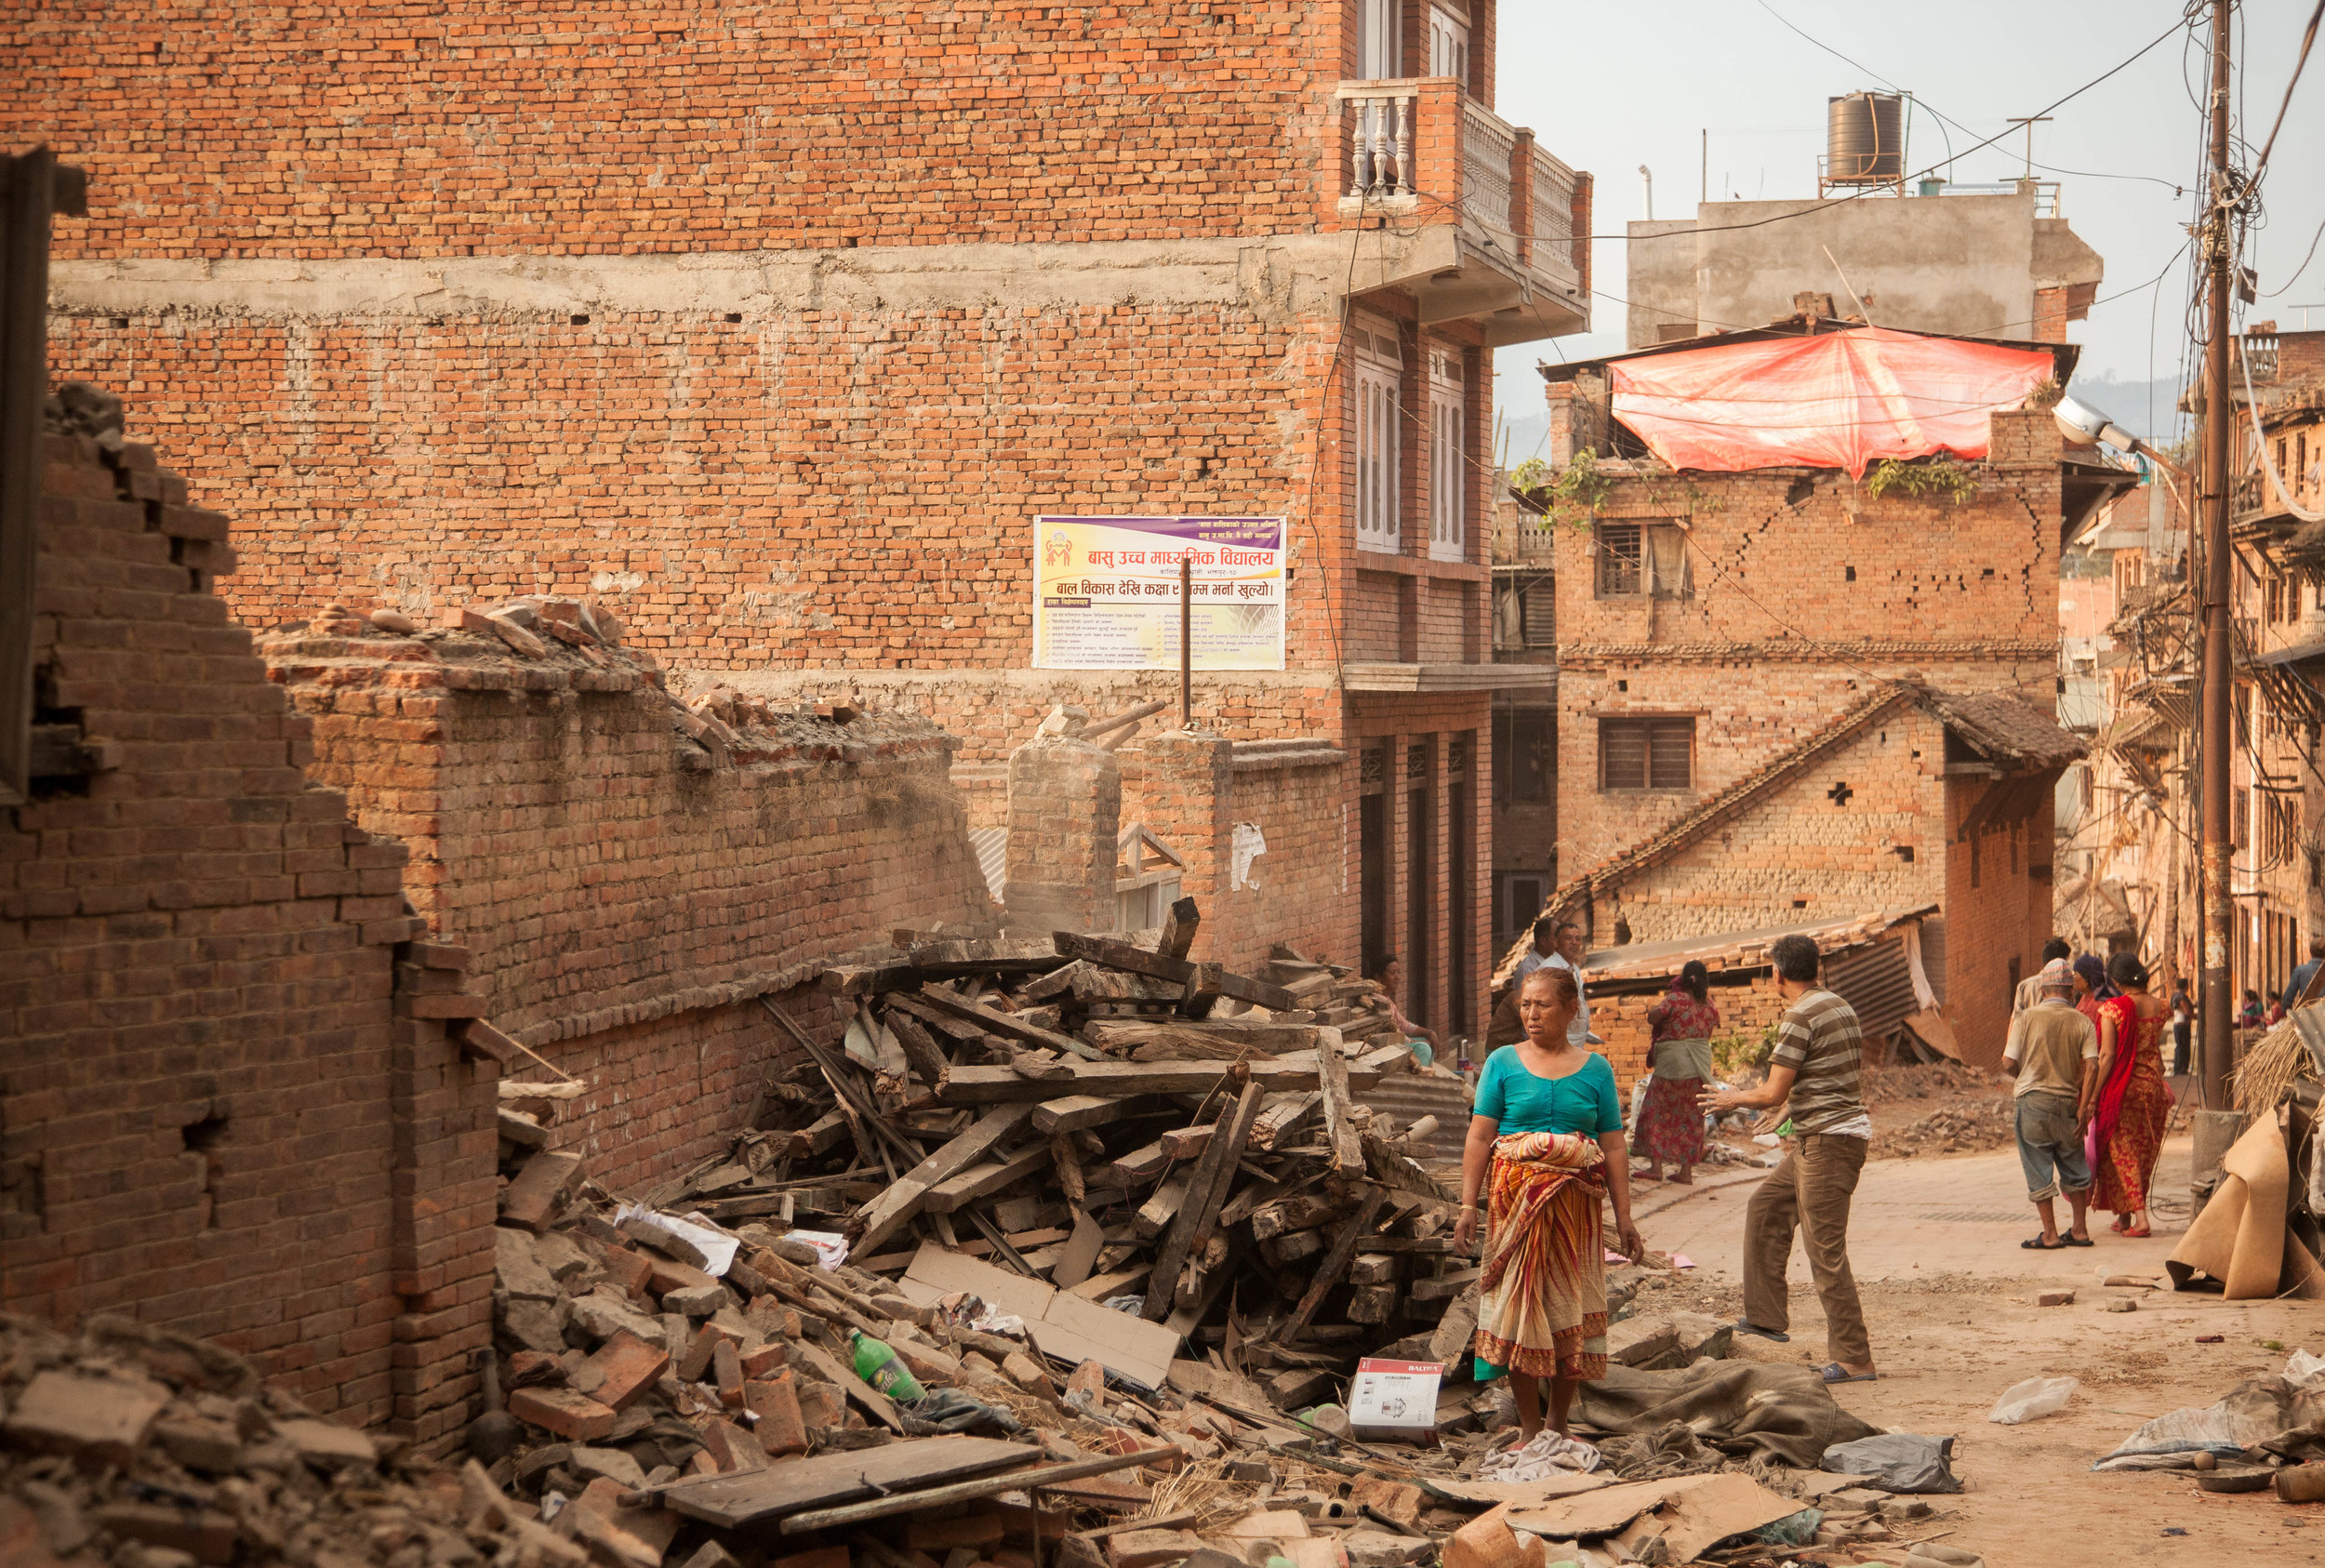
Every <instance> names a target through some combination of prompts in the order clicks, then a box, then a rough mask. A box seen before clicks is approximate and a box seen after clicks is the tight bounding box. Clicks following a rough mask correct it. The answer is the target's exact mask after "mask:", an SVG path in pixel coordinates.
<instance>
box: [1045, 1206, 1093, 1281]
mask: <svg viewBox="0 0 2325 1568" xmlns="http://www.w3.org/2000/svg"><path fill="white" fill-rule="evenodd" d="M1105 1245H1106V1228H1105V1227H1103V1226H1101V1225H1100V1224H1099V1223H1098V1222H1097V1221H1096V1220H1095V1219H1093V1218H1091V1217H1090V1216H1089V1214H1088V1213H1087V1212H1085V1211H1083V1210H1079V1209H1077V1210H1076V1211H1075V1213H1074V1229H1073V1234H1072V1235H1071V1236H1069V1237H1068V1238H1067V1239H1066V1243H1065V1245H1063V1246H1062V1247H1060V1248H1059V1249H1058V1251H1057V1261H1056V1264H1055V1265H1054V1266H1053V1267H1052V1268H1051V1269H1050V1276H1049V1278H1050V1283H1052V1284H1054V1285H1056V1287H1057V1288H1058V1289H1060V1290H1070V1289H1072V1288H1073V1287H1074V1286H1076V1285H1078V1284H1080V1283H1082V1282H1083V1281H1084V1280H1087V1279H1088V1278H1089V1277H1090V1269H1091V1266H1092V1265H1094V1264H1096V1262H1097V1260H1098V1253H1099V1251H1100V1250H1101V1249H1102V1248H1104V1246H1105Z"/></svg>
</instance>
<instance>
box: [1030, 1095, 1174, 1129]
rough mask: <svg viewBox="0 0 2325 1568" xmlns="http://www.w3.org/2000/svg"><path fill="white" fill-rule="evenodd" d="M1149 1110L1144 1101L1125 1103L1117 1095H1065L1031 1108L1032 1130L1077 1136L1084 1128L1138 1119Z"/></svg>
mask: <svg viewBox="0 0 2325 1568" xmlns="http://www.w3.org/2000/svg"><path fill="white" fill-rule="evenodd" d="M1150 1109H1152V1107H1151V1106H1150V1104H1149V1102H1148V1101H1147V1100H1146V1099H1144V1098H1140V1097H1135V1096H1134V1097H1132V1098H1128V1099H1125V1098H1123V1097H1122V1096H1118V1095H1067V1096H1063V1097H1062V1098H1059V1099H1054V1100H1043V1102H1042V1103H1041V1104H1040V1105H1037V1106H1035V1107H1034V1108H1033V1130H1034V1131H1035V1132H1037V1133H1078V1132H1080V1131H1081V1130H1082V1129H1083V1128H1084V1127H1102V1126H1104V1125H1105V1124H1106V1123H1109V1122H1120V1121H1122V1120H1123V1119H1124V1118H1125V1117H1131V1116H1138V1115H1142V1114H1144V1113H1145V1112H1146V1111H1148V1110H1150Z"/></svg>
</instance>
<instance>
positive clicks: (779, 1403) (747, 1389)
mask: <svg viewBox="0 0 2325 1568" xmlns="http://www.w3.org/2000/svg"><path fill="white" fill-rule="evenodd" d="M743 1408H744V1409H746V1410H748V1411H750V1412H751V1414H752V1415H756V1416H757V1417H758V1418H759V1424H758V1426H757V1428H754V1429H755V1431H756V1432H757V1435H758V1438H759V1446H760V1447H761V1448H762V1449H764V1450H765V1451H766V1452H767V1453H768V1454H770V1455H774V1456H776V1457H777V1458H780V1457H782V1456H783V1455H787V1454H804V1453H806V1452H807V1418H806V1416H805V1415H803V1414H802V1413H801V1411H800V1408H799V1390H798V1389H797V1388H796V1387H795V1386H794V1383H793V1379H792V1377H791V1375H790V1373H788V1372H786V1373H784V1374H783V1375H781V1376H780V1377H777V1378H773V1379H771V1380H768V1381H765V1382H753V1383H746V1384H744V1385H743Z"/></svg>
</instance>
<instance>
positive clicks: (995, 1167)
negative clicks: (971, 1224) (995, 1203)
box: [922, 1143, 1049, 1214]
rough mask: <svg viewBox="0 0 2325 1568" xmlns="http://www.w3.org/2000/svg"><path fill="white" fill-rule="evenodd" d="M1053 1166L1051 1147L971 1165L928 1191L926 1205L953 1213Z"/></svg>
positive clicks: (936, 1211)
mask: <svg viewBox="0 0 2325 1568" xmlns="http://www.w3.org/2000/svg"><path fill="white" fill-rule="evenodd" d="M1048 1163H1049V1145H1048V1144H1046V1143H1037V1144H1033V1145H1031V1146H1030V1147H1029V1148H1027V1149H1024V1150H1022V1151H1021V1152H1019V1153H1017V1154H1015V1155H1012V1156H1011V1157H1010V1158H1009V1159H1007V1160H1004V1161H998V1162H996V1161H987V1162H985V1163H982V1164H976V1165H971V1166H970V1167H969V1168H968V1169H967V1170H965V1171H963V1172H962V1173H961V1174H960V1175H959V1176H950V1177H948V1178H947V1179H945V1180H943V1181H940V1182H938V1183H937V1185H936V1186H934V1187H932V1188H930V1189H928V1195H927V1196H926V1197H925V1198H923V1200H922V1206H923V1208H925V1209H927V1210H928V1211H929V1213H931V1214H952V1213H955V1212H956V1211H958V1210H960V1209H963V1208H965V1207H966V1206H967V1205H968V1204H969V1203H971V1202H972V1201H973V1200H975V1199H978V1198H982V1197H985V1196H986V1195H987V1194H989V1193H993V1192H998V1191H1000V1190H1001V1189H1003V1188H1004V1187H1006V1186H1008V1185H1009V1184H1010V1183H1011V1182H1013V1181H1020V1180H1023V1179H1024V1178H1025V1177H1027V1176H1031V1175H1032V1174H1033V1173H1034V1172H1035V1171H1038V1170H1040V1169H1041V1168H1042V1167H1043V1165H1046V1164H1048Z"/></svg>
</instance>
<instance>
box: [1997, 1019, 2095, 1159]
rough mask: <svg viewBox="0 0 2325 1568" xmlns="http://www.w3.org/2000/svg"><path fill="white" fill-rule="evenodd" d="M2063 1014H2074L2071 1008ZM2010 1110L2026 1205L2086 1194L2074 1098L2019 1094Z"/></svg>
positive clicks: (2048, 1094)
mask: <svg viewBox="0 0 2325 1568" xmlns="http://www.w3.org/2000/svg"><path fill="white" fill-rule="evenodd" d="M2066 1011H2067V1012H2068V1013H2069V1014H2070V1015H2071V1014H2073V1013H2074V1009H2073V1008H2071V1007H2070V1008H2067V1009H2066ZM2078 1021H2079V1020H2078ZM2013 1110H2014V1111H2015V1114H2016V1125H2015V1129H2014V1130H2015V1131H2016V1133H2017V1135H2018V1168H2019V1169H2020V1170H2021V1171H2022V1172H2024V1173H2025V1175H2026V1198H2027V1201H2028V1202H2029V1203H2041V1202H2043V1201H2044V1200H2045V1199H2048V1198H2055V1197H2057V1196H2058V1195H2059V1194H2060V1193H2061V1192H2087V1191H2089V1190H2090V1189H2091V1162H2090V1161H2089V1160H2087V1159H2086V1158H2084V1154H2083V1130H2082V1125H2081V1123H2080V1121H2079V1118H2078V1117H2077V1116H2076V1114H2075V1096H2073V1095H2056V1094H2052V1093H2050V1092H2048V1091H2046V1090H2042V1089H2037V1090H2035V1091H2033V1092H2032V1093H2028V1092H2026V1091H2025V1090H2021V1091H2020V1092H2019V1095H2018V1098H2017V1100H2016V1102H2015V1105H2014V1107H2013Z"/></svg>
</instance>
